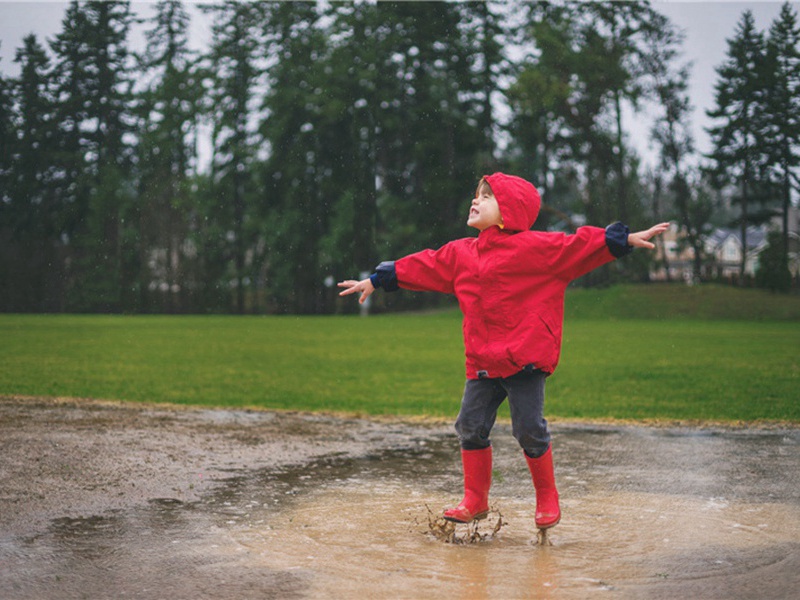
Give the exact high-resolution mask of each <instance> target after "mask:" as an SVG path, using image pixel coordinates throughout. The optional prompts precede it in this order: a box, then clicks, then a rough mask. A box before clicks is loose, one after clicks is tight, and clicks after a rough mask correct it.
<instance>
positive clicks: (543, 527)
mask: <svg viewBox="0 0 800 600" xmlns="http://www.w3.org/2000/svg"><path fill="white" fill-rule="evenodd" d="M559 523H561V517H558V519H556V521H555V523H549V524H547V525H539V523H536V527H538V528H539V529H550V528H551V527H555V526H556V525H558V524H559Z"/></svg>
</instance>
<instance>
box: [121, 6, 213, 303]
mask: <svg viewBox="0 0 800 600" xmlns="http://www.w3.org/2000/svg"><path fill="white" fill-rule="evenodd" d="M188 27H189V15H188V14H187V12H186V10H185V9H184V7H183V4H182V3H181V2H179V1H178V0H161V1H160V2H158V4H157V5H156V14H155V17H154V18H153V22H152V28H151V29H149V30H147V31H146V33H145V35H146V40H147V47H146V49H145V52H144V54H143V55H142V57H141V59H140V63H141V72H142V75H143V76H144V77H145V78H146V79H148V80H149V82H148V85H147V87H146V89H144V90H143V91H142V92H141V93H140V94H139V102H140V106H139V107H138V112H139V115H140V116H139V122H140V125H139V132H140V133H139V137H140V140H139V144H138V148H137V153H138V171H139V183H138V196H139V202H138V215H137V220H138V223H139V231H140V233H139V241H140V249H139V258H138V264H137V268H138V272H139V274H138V277H137V279H138V282H137V283H138V285H137V287H138V288H139V296H140V301H139V303H140V306H141V308H142V309H144V310H153V309H159V310H162V311H167V312H175V311H181V310H186V309H187V308H189V307H191V306H192V304H191V302H192V300H194V299H193V298H191V294H192V292H193V290H194V289H195V288H196V287H197V285H198V282H199V281H201V280H202V278H203V277H202V274H201V273H198V272H197V261H196V260H195V259H196V248H195V246H194V243H193V242H192V241H191V239H190V237H191V236H190V230H189V227H190V221H191V216H192V202H193V197H192V192H191V189H190V188H191V183H192V174H193V172H194V171H195V169H196V166H197V165H196V151H195V149H194V145H193V142H194V141H195V139H196V137H197V129H198V122H197V121H198V111H199V110H200V101H201V96H202V87H201V85H200V81H199V75H198V73H197V69H196V68H195V56H194V53H193V52H192V51H191V50H190V49H189V46H188ZM159 300H160V301H159Z"/></svg>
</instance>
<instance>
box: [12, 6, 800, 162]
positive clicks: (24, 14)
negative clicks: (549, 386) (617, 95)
mask: <svg viewBox="0 0 800 600" xmlns="http://www.w3.org/2000/svg"><path fill="white" fill-rule="evenodd" d="M132 4H133V7H134V11H135V12H136V13H137V14H138V15H140V16H147V15H148V13H150V11H151V10H152V5H153V4H154V3H153V2H147V1H141V0H134V2H133V3H132ZM187 4H192V3H187ZM781 5H782V2H771V1H758V0H756V1H753V0H751V1H749V2H730V1H714V2H709V1H688V0H656V1H654V2H652V6H653V7H654V8H656V9H657V10H658V11H659V12H661V13H663V14H665V15H666V16H667V17H669V18H670V19H671V20H672V21H673V22H674V23H675V24H676V25H678V26H679V27H681V28H683V29H684V31H685V32H686V42H685V46H684V47H685V60H690V61H692V62H693V63H694V68H693V70H692V80H691V92H692V101H693V103H694V106H695V111H694V113H693V125H694V131H695V136H696V141H697V146H698V149H699V150H700V151H702V152H705V151H708V150H709V147H708V137H707V136H706V134H705V132H704V127H706V126H707V125H708V124H709V123H708V120H707V118H706V116H705V111H706V109H709V108H711V107H712V105H713V102H714V96H713V87H714V82H715V81H716V73H715V71H714V68H715V67H717V66H718V65H720V64H721V63H722V62H723V60H724V59H725V52H726V50H727V42H726V40H727V39H729V38H730V37H732V36H733V34H734V32H735V29H736V24H737V23H738V22H739V20H740V19H741V16H742V13H743V12H744V11H745V10H748V9H749V10H751V11H752V12H753V15H754V17H755V20H756V25H757V26H758V28H759V29H761V30H766V29H768V28H769V26H770V24H771V22H772V21H773V20H774V19H775V17H776V16H777V15H778V14H779V12H780V9H781ZM791 5H792V7H793V8H794V10H795V12H800V0H793V1H792V2H791ZM66 6H67V2H52V1H39V0H35V1H28V2H19V1H8V0H0V44H1V45H0V72H3V73H4V74H16V73H17V68H16V65H15V64H13V57H14V52H15V51H16V49H17V48H18V47H19V46H20V45H21V43H22V38H23V37H24V36H25V35H27V34H29V33H31V32H33V33H36V34H37V35H38V36H39V37H40V38H51V37H52V36H53V35H54V34H55V33H57V32H58V31H60V29H61V19H62V17H63V15H64V10H65V8H66ZM208 38H209V32H208V27H207V23H206V22H205V21H204V20H202V19H198V18H193V19H192V34H191V44H192V46H194V47H195V48H200V47H202V46H203V45H204V44H205V43H206V42H207V40H208ZM141 39H142V37H141V28H137V32H136V34H135V36H134V37H133V38H132V40H131V41H132V43H133V44H136V43H141ZM629 122H632V125H630V126H629V129H630V133H631V136H632V137H633V138H634V142H635V143H636V145H637V147H639V149H640V151H641V152H642V153H643V154H645V156H646V155H647V142H646V138H647V135H648V129H649V124H646V119H635V120H633V121H629ZM636 123H641V124H644V127H643V129H642V130H641V131H639V130H637V126H636Z"/></svg>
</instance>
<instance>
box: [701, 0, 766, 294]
mask: <svg viewBox="0 0 800 600" xmlns="http://www.w3.org/2000/svg"><path fill="white" fill-rule="evenodd" d="M764 67H765V46H764V36H763V34H762V33H760V32H759V31H757V30H756V26H755V20H754V18H753V14H752V12H750V11H745V12H744V14H743V15H742V18H741V20H740V22H739V24H738V25H737V29H736V33H735V35H734V37H733V38H731V39H729V40H728V51H727V58H726V60H725V62H724V63H723V64H722V65H720V66H719V67H717V74H718V79H717V82H716V84H715V86H714V89H715V102H716V107H715V108H713V109H712V110H709V111H708V116H709V117H711V118H712V119H714V120H715V121H717V122H718V124H717V125H714V126H712V127H711V128H709V129H708V131H709V134H710V135H711V141H712V144H713V151H712V153H711V155H710V158H711V160H712V161H713V169H714V173H715V174H716V176H717V178H718V179H717V180H718V181H719V182H726V181H731V182H733V183H734V184H735V185H736V186H737V187H738V198H737V200H738V202H739V204H740V207H741V216H740V218H739V226H740V229H741V241H742V248H743V251H742V262H741V267H740V282H741V283H743V282H744V276H745V264H746V260H747V257H746V254H747V252H746V248H747V227H748V225H750V224H751V220H752V215H751V209H752V207H751V204H752V202H753V201H755V200H763V196H760V194H761V193H763V183H764V181H765V169H766V164H767V162H766V154H765V148H766V146H765V144H764V116H765V115H766V114H767V106H766V98H765V85H764V82H765V71H764Z"/></svg>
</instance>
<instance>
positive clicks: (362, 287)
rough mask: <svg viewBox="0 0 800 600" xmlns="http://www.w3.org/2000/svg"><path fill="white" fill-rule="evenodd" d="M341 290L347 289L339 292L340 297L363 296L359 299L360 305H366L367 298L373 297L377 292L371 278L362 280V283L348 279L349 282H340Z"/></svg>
mask: <svg viewBox="0 0 800 600" xmlns="http://www.w3.org/2000/svg"><path fill="white" fill-rule="evenodd" d="M339 287H340V288H346V289H345V290H344V291H343V292H339V295H340V296H348V295H350V294H361V296H359V298H358V303H359V304H364V302H366V300H367V298H369V297H370V296H371V295H372V292H374V291H375V287H374V286H373V285H372V280H370V279H369V278H367V279H362V280H361V281H356V280H354V279H348V280H347V281H341V282H339Z"/></svg>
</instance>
